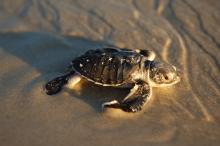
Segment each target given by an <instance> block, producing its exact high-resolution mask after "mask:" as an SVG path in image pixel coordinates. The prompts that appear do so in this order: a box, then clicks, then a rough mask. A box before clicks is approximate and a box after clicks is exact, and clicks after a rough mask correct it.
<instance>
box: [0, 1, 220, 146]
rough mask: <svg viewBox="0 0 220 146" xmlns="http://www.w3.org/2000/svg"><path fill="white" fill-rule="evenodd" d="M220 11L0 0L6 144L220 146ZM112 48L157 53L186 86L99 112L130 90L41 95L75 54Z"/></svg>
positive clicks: (210, 6) (193, 6)
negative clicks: (125, 108) (137, 105)
mask: <svg viewBox="0 0 220 146" xmlns="http://www.w3.org/2000/svg"><path fill="white" fill-rule="evenodd" d="M219 10H220V2H219V1H218V0H210V1H205V0H192V1H189V0H182V1H174V0H170V1H168V0H154V1H152V0H149V1H144V0H140V1H135V0H133V1H132V0H129V1H122V0H121V1H119V0H103V1H98V0H91V1H90V0H80V1H79V0H78V1H77V0H74V1H68V0H63V1H58V0H44V1H37V0H26V1H24V0H17V1H13V0H2V1H1V2H0V58H1V59H0V60H1V69H0V145H1V146H29V145H32V146H38V145H47V146H60V145H65V146H70V145H71V146H73V145H78V146H87V145H88V146H91V145H95V146H98V145H100V146H101V145H105V146H108V145H109V146H112V145H114V146H123V145H126V146H130V145H131V146H142V145H143V146H146V145H152V146H160V145H162V146H166V145H167V146H172V145H173V146H174V145H175V146H176V145H178V146H194V145H200V146H207V145H208V146H217V145H219V143H220V124H219V123H220V115H219V113H220V83H219V81H220V76H219V74H220V60H219V58H220V51H219V50H220V43H219V42H220V29H219V24H220V11H219ZM106 45H116V46H119V47H128V48H133V49H135V48H143V49H151V50H154V51H155V52H156V54H157V57H156V60H162V61H165V62H169V63H171V64H174V65H175V66H177V67H178V68H179V69H180V70H181V72H182V80H181V83H179V84H177V85H176V86H174V87H169V88H154V89H153V97H152V99H151V100H150V102H149V103H148V104H147V105H146V106H145V109H144V110H143V111H142V112H140V113H137V114H128V113H124V112H122V111H120V110H113V109H107V110H105V111H102V110H101V104H102V103H103V102H105V101H109V100H112V99H114V98H116V97H117V98H123V97H124V96H125V95H126V94H127V93H128V92H129V90H126V89H125V90H122V89H114V88H109V87H100V86H97V85H94V84H92V83H89V82H87V81H85V80H83V81H82V82H80V83H79V84H77V85H76V87H75V88H74V89H73V90H67V89H64V90H63V92H61V93H59V94H57V95H55V96H48V95H46V94H45V93H44V91H43V86H44V84H45V83H46V82H47V81H48V80H50V79H51V78H53V77H55V76H57V75H60V74H62V72H63V71H64V70H65V68H66V67H67V66H68V63H69V62H70V61H71V60H72V59H73V58H74V57H76V56H78V55H80V54H83V53H84V52H85V51H87V50H89V49H94V48H99V47H103V46H106Z"/></svg>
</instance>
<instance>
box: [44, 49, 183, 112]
mask: <svg viewBox="0 0 220 146" xmlns="http://www.w3.org/2000/svg"><path fill="white" fill-rule="evenodd" d="M154 58H155V53H154V52H153V51H149V50H129V49H119V48H114V47H107V48H103V49H96V50H89V51H87V52H86V53H85V54H83V55H81V56H79V57H77V58H75V59H74V60H73V61H72V62H71V65H70V66H69V68H68V70H69V71H68V72H67V73H66V74H64V75H62V76H59V77H57V78H55V79H53V80H51V81H49V82H48V83H47V84H46V85H45V89H46V93H47V94H48V95H52V94H56V93H58V92H59V91H60V90H61V89H62V87H63V86H64V85H71V86H73V85H75V84H76V83H78V82H79V81H80V79H81V78H85V79H87V80H89V81H92V82H93V83H95V84H98V85H102V86H113V87H121V88H128V87H131V90H130V93H129V94H128V95H127V96H126V97H125V98H124V99H123V100H122V101H118V100H113V101H110V102H106V103H104V104H103V108H104V107H111V108H121V109H122V110H124V111H126V112H138V111H140V110H141V109H142V107H143V105H144V104H145V103H146V101H148V100H149V99H150V97H151V94H152V87H164V86H170V85H173V84H176V83H178V82H179V81H180V78H179V76H178V74H177V71H176V68H175V67H174V66H172V65H170V64H167V63H163V62H157V61H154Z"/></svg>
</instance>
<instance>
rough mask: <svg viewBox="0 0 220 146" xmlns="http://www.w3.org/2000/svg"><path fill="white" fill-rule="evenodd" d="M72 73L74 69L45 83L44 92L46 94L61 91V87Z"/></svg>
mask: <svg viewBox="0 0 220 146" xmlns="http://www.w3.org/2000/svg"><path fill="white" fill-rule="evenodd" d="M74 73H75V72H74V71H71V72H68V73H67V74H64V75H62V76H59V77H56V78H55V79H53V80H51V81H49V82H47V83H46V85H45V90H46V93H47V94H48V95H53V94H56V93H58V92H59V91H61V89H62V87H63V86H64V85H65V84H67V83H68V80H69V78H70V77H71V76H72V75H74Z"/></svg>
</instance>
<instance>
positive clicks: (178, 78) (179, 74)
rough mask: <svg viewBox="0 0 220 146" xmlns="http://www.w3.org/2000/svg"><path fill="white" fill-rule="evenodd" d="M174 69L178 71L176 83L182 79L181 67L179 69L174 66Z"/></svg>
mask: <svg viewBox="0 0 220 146" xmlns="http://www.w3.org/2000/svg"><path fill="white" fill-rule="evenodd" d="M173 68H174V70H175V71H176V83H178V82H179V81H180V80H181V77H180V76H181V72H180V70H179V69H177V68H176V67H175V66H173Z"/></svg>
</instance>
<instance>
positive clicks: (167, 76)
mask: <svg viewBox="0 0 220 146" xmlns="http://www.w3.org/2000/svg"><path fill="white" fill-rule="evenodd" d="M179 81H180V77H179V74H178V71H177V69H176V67H175V66H173V65H170V64H167V63H163V62H156V61H152V62H151V63H150V69H149V82H150V84H151V85H152V86H153V87H164V86H171V85H174V84H176V83H178V82H179Z"/></svg>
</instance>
